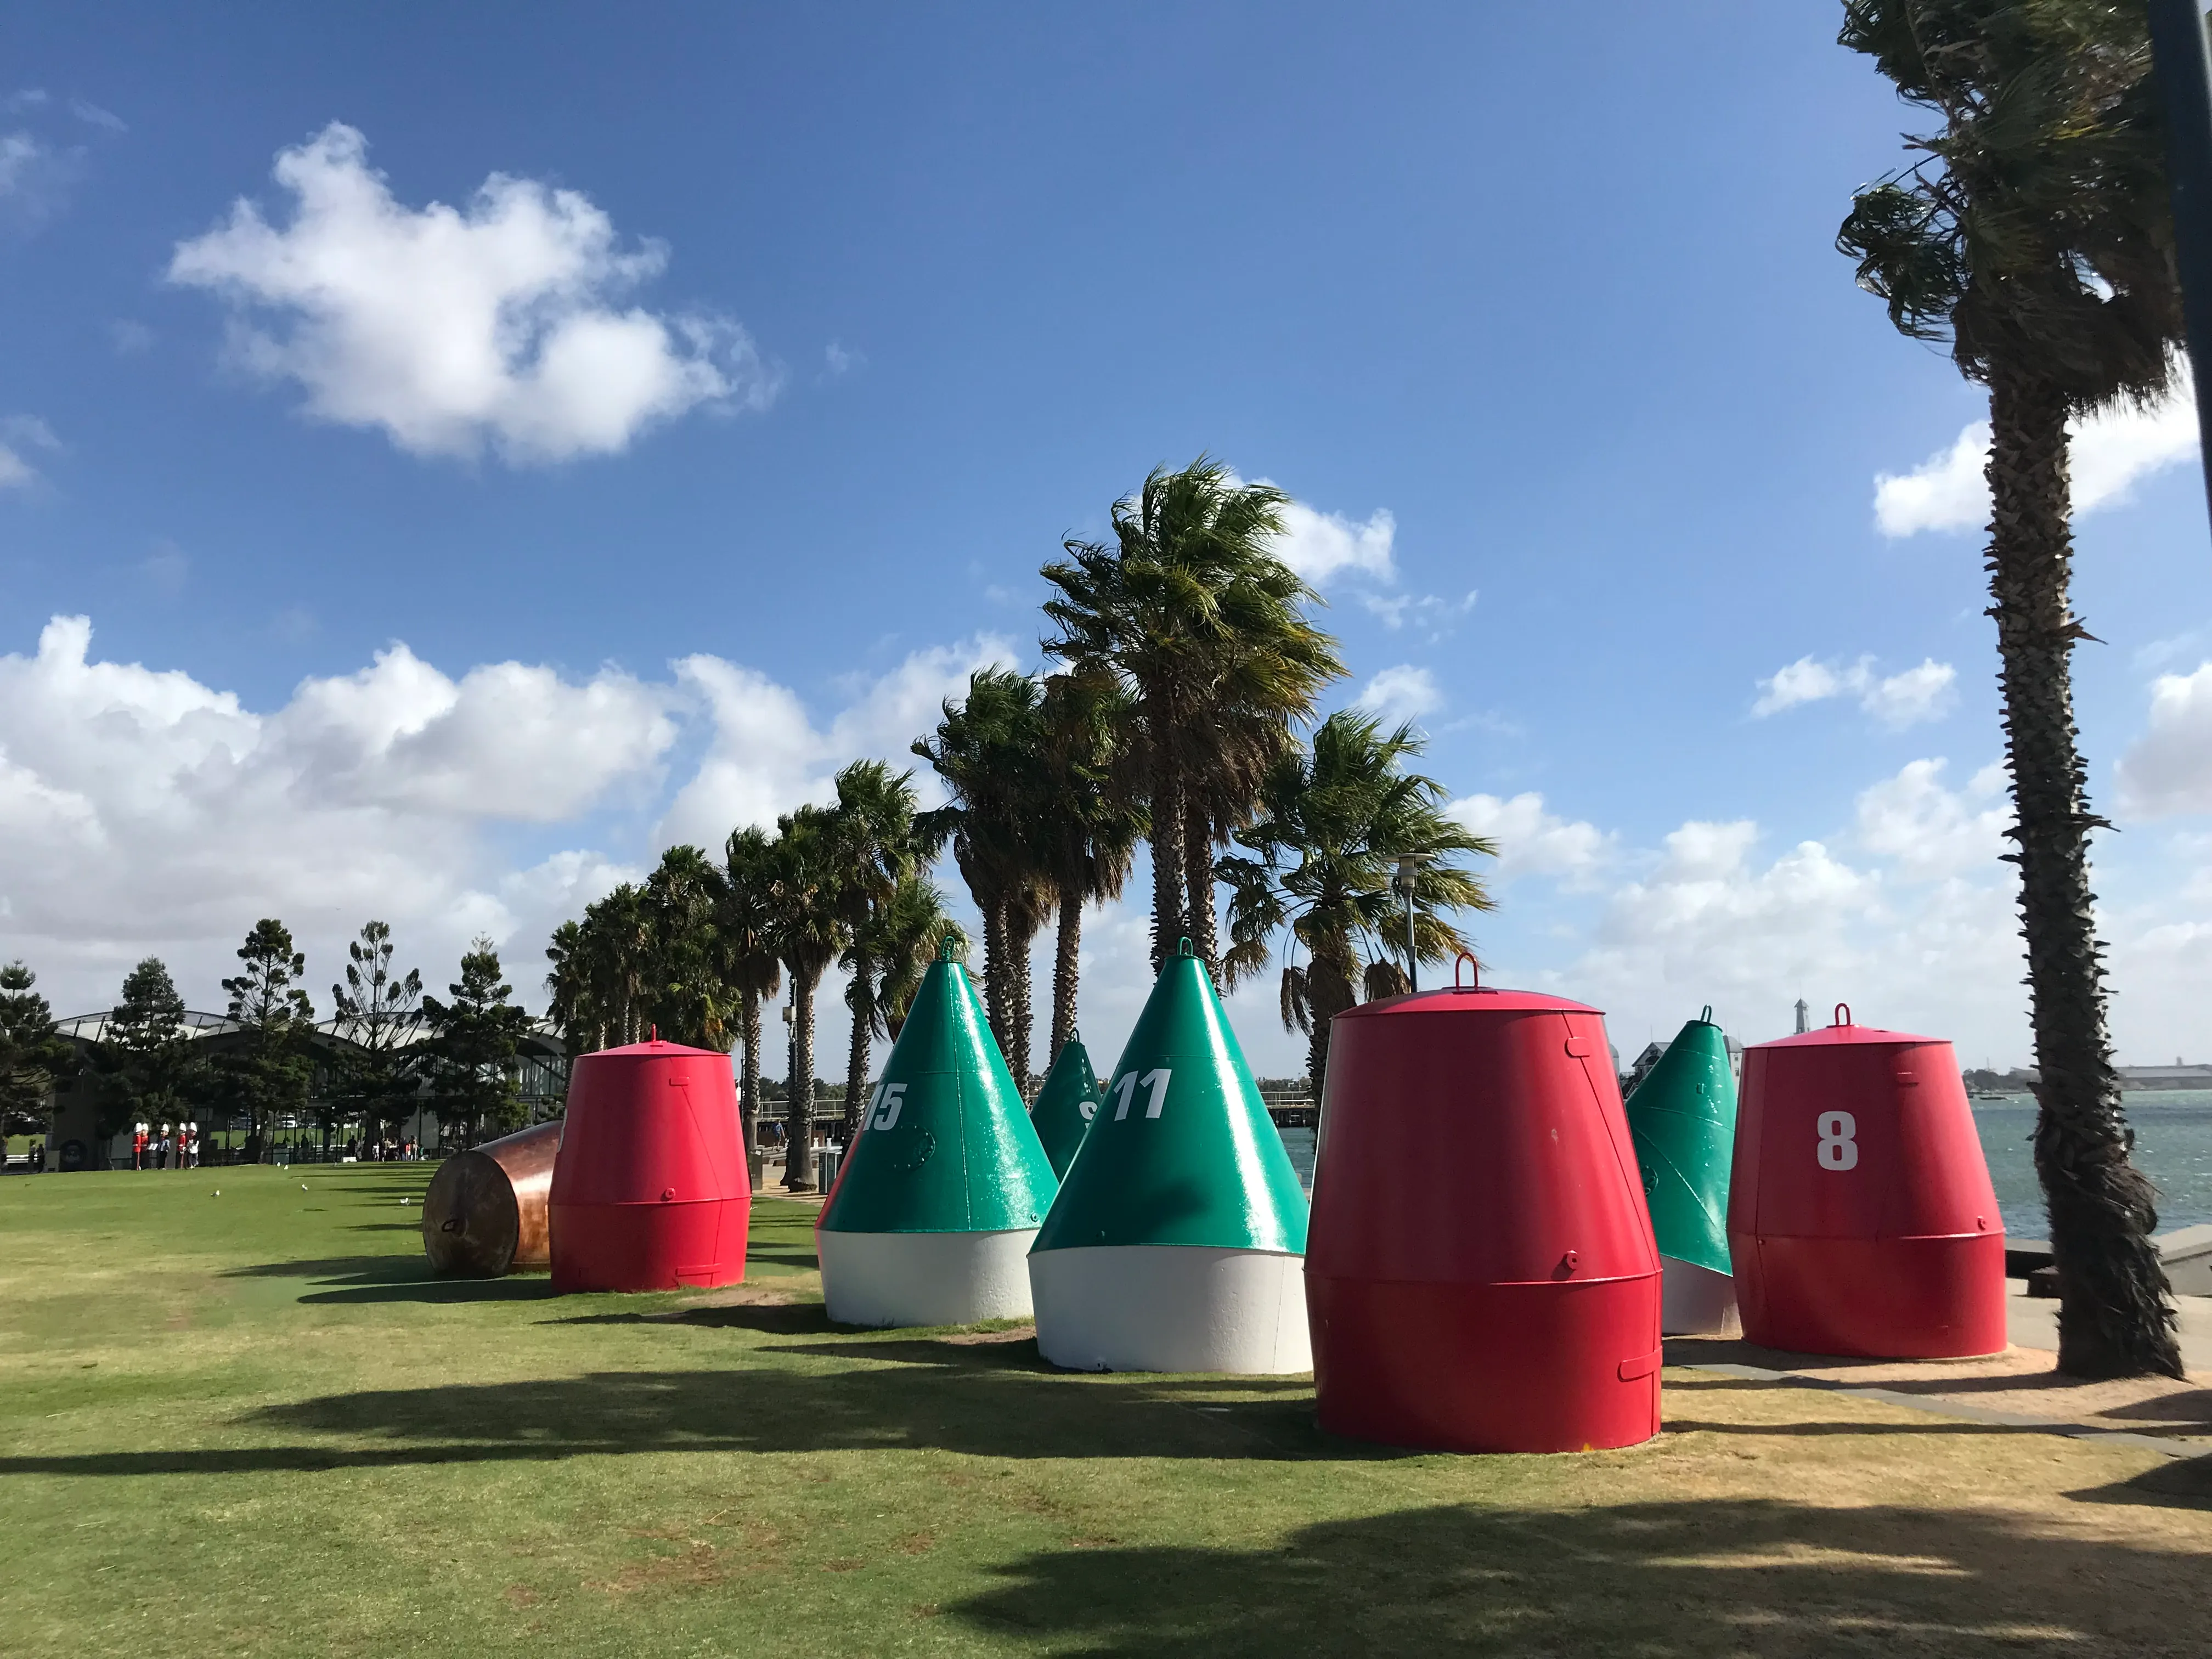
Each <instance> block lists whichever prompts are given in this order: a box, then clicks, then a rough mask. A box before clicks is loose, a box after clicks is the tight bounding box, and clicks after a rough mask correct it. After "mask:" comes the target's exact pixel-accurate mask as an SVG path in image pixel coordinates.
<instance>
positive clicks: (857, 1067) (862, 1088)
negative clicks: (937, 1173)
mask: <svg viewBox="0 0 2212 1659" xmlns="http://www.w3.org/2000/svg"><path fill="white" fill-rule="evenodd" d="M875 982H876V964H875V962H874V960H873V959H872V957H869V955H868V953H867V952H866V951H863V950H861V949H860V948H859V947H858V946H857V945H856V946H854V951H853V984H854V990H855V993H856V994H855V995H854V997H853V999H852V1000H853V1002H854V1004H855V1005H856V1006H854V1010H853V1038H852V1041H851V1042H849V1043H848V1044H847V1045H846V1048H845V1144H846V1145H847V1146H851V1145H852V1144H853V1137H854V1135H855V1134H857V1133H859V1132H860V1097H862V1096H863V1095H865V1094H866V1093H867V1091H868V1060H869V1057H870V1056H869V1049H870V1048H872V1046H873V1045H872V1043H871V1042H870V1039H871V1038H872V1036H874V1035H875V1033H874V1032H873V1030H872V1029H871V1028H870V1024H869V1018H868V1013H867V1011H868V1010H869V1009H870V1008H872V1006H874V1004H873V1002H872V1000H871V993H872V991H873V989H874V987H875Z"/></svg>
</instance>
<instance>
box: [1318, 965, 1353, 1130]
mask: <svg viewBox="0 0 2212 1659" xmlns="http://www.w3.org/2000/svg"><path fill="white" fill-rule="evenodd" d="M1345 969H1346V963H1342V962H1337V961H1331V960H1328V959H1327V957H1324V956H1316V957H1314V958H1313V959H1312V961H1311V962H1310V964H1309V965H1308V966H1307V969H1306V1006H1307V1007H1308V1008H1309V1009H1310V1011H1311V1012H1312V1015H1313V1035H1312V1036H1310V1037H1309V1038H1308V1039H1307V1041H1306V1081H1307V1083H1308V1085H1310V1087H1311V1088H1312V1090H1313V1098H1314V1104H1315V1106H1316V1107H1318V1106H1320V1104H1321V1085H1322V1082H1323V1080H1324V1079H1327V1077H1328V1026H1329V1022H1330V1021H1331V1020H1333V1019H1334V1018H1336V1017H1337V1016H1338V1015H1339V1014H1340V1013H1342V1012H1344V1011H1345V1010H1346V1009H1347V1008H1349V1007H1352V1006H1354V1005H1355V1004H1357V1003H1358V1000H1359V999H1358V996H1357V995H1355V994H1353V991H1352V976H1351V975H1349V974H1348V973H1346V971H1345Z"/></svg>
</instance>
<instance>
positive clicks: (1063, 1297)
mask: <svg viewBox="0 0 2212 1659" xmlns="http://www.w3.org/2000/svg"><path fill="white" fill-rule="evenodd" d="M1030 1288H1031V1290H1032V1291H1033V1292H1034V1294H1035V1299H1036V1322H1037V1351H1038V1352H1040V1353H1042V1354H1043V1356H1044V1357H1045V1358H1047V1359H1048V1360H1049V1361H1051V1362H1052V1363H1053V1364H1055V1365H1065V1366H1066V1367H1067V1368H1068V1369H1069V1370H1079V1371H1235V1372H1238V1373H1241V1374H1243V1375H1247V1376H1281V1375H1283V1374H1285V1373H1286V1372H1291V1371H1310V1370H1312V1369H1313V1342H1312V1339H1311V1338H1310V1336H1309V1335H1308V1334H1307V1331H1306V1291H1305V1258H1304V1256H1302V1255H1282V1254H1280V1253H1279V1252H1277V1251H1273V1250H1225V1249H1210V1248H1206V1247H1204V1246H1200V1245H1194V1244H1122V1245H1111V1246H1107V1245H1101V1246H1097V1247H1093V1248H1090V1249H1075V1250H1041V1251H1039V1252H1038V1253H1037V1254H1036V1255H1032V1256H1031V1257H1030Z"/></svg>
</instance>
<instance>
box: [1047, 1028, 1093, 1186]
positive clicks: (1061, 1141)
mask: <svg viewBox="0 0 2212 1659" xmlns="http://www.w3.org/2000/svg"><path fill="white" fill-rule="evenodd" d="M1097 1109H1098V1079H1097V1074H1096V1073H1093V1072H1092V1071H1091V1051H1090V1050H1089V1049H1087V1048H1085V1047H1084V1046H1083V1036H1082V1033H1080V1032H1070V1033H1069V1034H1068V1038H1067V1046H1066V1047H1065V1048H1062V1049H1061V1050H1060V1056H1059V1058H1058V1059H1056V1060H1054V1061H1053V1062H1052V1070H1051V1071H1050V1072H1049V1073H1047V1074H1046V1076H1045V1080H1044V1087H1043V1088H1042V1089H1040V1090H1038V1091H1037V1097H1036V1105H1035V1106H1034V1107H1032V1108H1031V1109H1030V1122H1031V1123H1033V1124H1035V1125H1036V1132H1037V1139H1039V1140H1041V1141H1042V1142H1043V1143H1044V1155H1045V1156H1046V1157H1047V1158H1050V1159H1051V1160H1052V1172H1053V1174H1054V1175H1055V1176H1058V1177H1059V1178H1060V1180H1062V1181H1065V1180H1066V1179H1067V1166H1068V1165H1069V1164H1073V1163H1074V1162H1075V1154H1076V1151H1077V1149H1078V1148H1079V1147H1080V1146H1082V1145H1083V1137H1084V1136H1085V1133H1088V1132H1089V1131H1090V1128H1091V1116H1092V1115H1093V1114H1094V1113H1096V1112H1097Z"/></svg>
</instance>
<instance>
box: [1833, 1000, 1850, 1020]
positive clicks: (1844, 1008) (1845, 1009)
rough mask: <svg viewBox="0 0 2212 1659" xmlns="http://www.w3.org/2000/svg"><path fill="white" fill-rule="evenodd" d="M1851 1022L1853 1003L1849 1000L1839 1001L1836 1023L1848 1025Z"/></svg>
mask: <svg viewBox="0 0 2212 1659" xmlns="http://www.w3.org/2000/svg"><path fill="white" fill-rule="evenodd" d="M1850 1023H1851V1005H1850V1003H1848V1002H1839V1003H1838V1004H1837V1005H1836V1024H1838V1025H1848V1024H1850Z"/></svg>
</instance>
